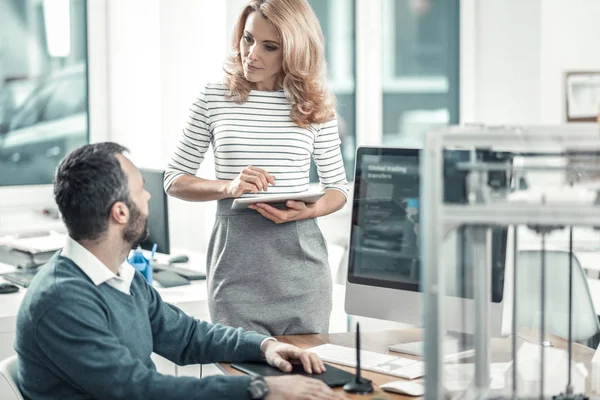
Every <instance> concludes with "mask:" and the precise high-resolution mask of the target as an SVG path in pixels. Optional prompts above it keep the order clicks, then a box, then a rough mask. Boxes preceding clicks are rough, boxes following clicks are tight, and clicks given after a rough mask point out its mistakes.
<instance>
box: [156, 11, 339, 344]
mask: <svg viewBox="0 0 600 400" xmlns="http://www.w3.org/2000/svg"><path fill="white" fill-rule="evenodd" d="M233 36H234V37H233V52H232V54H231V56H230V57H229V59H228V60H227V63H226V64H225V72H226V76H225V79H224V82H223V83H216V84H209V85H207V86H206V87H205V88H204V89H203V90H202V91H201V92H200V94H199V96H198V98H197V100H196V101H195V102H194V103H193V104H192V106H191V108H190V113H189V118H188V120H187V123H186V124H185V127H184V129H183V133H182V136H181V140H180V142H179V144H178V146H177V148H176V150H175V151H174V153H173V154H172V157H171V160H170V162H169V164H168V166H167V170H166V173H165V190H166V191H167V193H169V194H170V195H171V196H175V197H178V198H181V199H184V200H188V201H210V200H218V206H217V216H216V221H215V225H214V228H213V232H212V236H211V239H210V242H209V246H208V256H207V272H208V273H207V276H208V288H209V309H210V314H211V318H212V321H213V322H218V323H222V324H227V325H231V326H236V327H243V328H246V329H251V330H255V331H258V332H261V333H265V334H269V335H286V334H301V333H318V332H328V329H329V315H330V312H331V296H332V293H331V290H332V288H331V274H330V270H329V265H328V262H327V247H326V242H325V239H324V238H323V235H322V233H321V231H320V229H319V227H318V225H317V223H316V220H315V218H317V217H320V216H323V215H327V214H330V213H332V212H334V211H337V210H339V209H340V208H342V207H343V206H344V204H345V202H346V199H347V182H346V173H345V171H344V166H343V163H342V157H341V153H340V139H339V133H338V126H337V120H336V118H335V111H334V99H333V96H332V94H331V93H330V92H329V91H328V90H327V88H326V86H325V71H326V66H325V57H324V49H323V34H322V31H321V28H320V26H319V22H318V20H317V17H316V16H315V14H314V12H313V10H312V9H311V7H310V5H309V4H308V3H307V2H306V1H305V0H253V1H249V2H248V3H247V5H246V6H245V7H244V9H243V11H242V13H241V14H240V16H239V19H238V21H237V24H236V27H235V30H234V35H233ZM210 144H212V146H213V151H214V159H215V169H216V177H217V180H208V179H203V178H201V177H196V176H195V175H196V172H197V170H198V168H199V166H200V163H201V162H202V160H203V159H204V154H205V152H206V151H207V150H208V147H209V145H210ZM311 158H312V159H313V160H314V161H315V163H316V165H317V169H318V172H319V178H320V182H321V186H322V187H323V188H324V189H325V195H324V196H323V197H322V198H321V199H320V200H319V201H318V202H317V203H314V204H305V203H304V202H300V201H291V200H288V201H287V202H286V203H285V204H284V205H281V206H279V207H273V206H271V205H268V204H266V203H259V204H256V205H255V206H251V209H246V210H243V211H240V210H231V204H232V202H233V199H235V198H237V197H248V196H253V195H254V196H256V195H257V194H262V195H264V194H267V195H268V194H274V195H275V194H292V193H300V192H303V191H306V190H307V189H308V185H309V169H310V160H311Z"/></svg>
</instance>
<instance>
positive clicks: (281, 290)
mask: <svg viewBox="0 0 600 400" xmlns="http://www.w3.org/2000/svg"><path fill="white" fill-rule="evenodd" d="M232 202H233V200H232V199H225V200H219V201H218V205H217V215H216V220H215V225H214V227H213V231H212V235H211V238H210V242H209V245H208V254H207V263H206V265H207V279H208V306H209V311H210V316H211V319H212V321H213V322H214V323H220V324H224V325H229V326H233V327H242V328H245V329H250V330H254V331H257V332H259V333H263V334H267V335H273V336H275V335H292V334H302V333H324V332H325V333H326V332H328V331H329V316H330V314H331V301H332V300H331V296H332V293H331V290H332V287H331V286H332V282H331V273H330V270H329V263H328V261H327V245H326V243H325V238H324V237H323V234H322V233H321V230H320V229H319V227H318V225H317V222H316V221H315V220H314V219H306V220H302V221H293V222H288V223H284V224H276V223H274V222H272V221H270V220H268V219H266V218H265V217H263V216H262V215H260V214H259V213H257V212H256V211H254V210H250V209H245V210H232V209H231V204H232Z"/></svg>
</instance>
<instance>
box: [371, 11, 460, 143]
mask: <svg viewBox="0 0 600 400" xmlns="http://www.w3.org/2000/svg"><path fill="white" fill-rule="evenodd" d="M382 6H383V8H382V29H383V32H382V37H383V42H382V46H383V51H382V54H383V65H382V68H383V75H382V78H383V79H382V86H383V87H382V90H383V132H382V134H383V144H384V145H403V144H405V145H410V144H412V143H416V142H419V141H421V140H422V138H423V135H424V134H425V133H426V132H427V131H428V130H430V129H431V128H432V127H434V126H438V125H446V124H449V123H452V124H455V123H458V122H459V114H458V104H459V98H458V84H459V81H458V74H459V0H383V4H382Z"/></svg>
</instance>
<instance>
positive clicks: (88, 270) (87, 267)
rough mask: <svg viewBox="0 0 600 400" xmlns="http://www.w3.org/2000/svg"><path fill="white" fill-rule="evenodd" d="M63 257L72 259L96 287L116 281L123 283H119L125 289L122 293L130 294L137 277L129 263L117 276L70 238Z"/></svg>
mask: <svg viewBox="0 0 600 400" xmlns="http://www.w3.org/2000/svg"><path fill="white" fill-rule="evenodd" d="M61 255H62V256H63V257H67V258H69V259H71V261H73V262H74V263H75V265H77V266H78V267H79V269H81V270H82V271H83V273H84V274H86V275H87V277H88V278H90V280H91V281H92V282H93V283H94V285H96V286H99V285H101V284H103V283H105V282H108V283H110V281H112V280H113V279H116V280H118V281H121V282H119V283H120V286H121V287H122V288H123V289H124V290H122V291H123V292H126V293H129V289H130V287H131V282H132V281H133V277H134V276H135V269H134V268H133V267H132V266H131V265H130V264H129V263H128V262H127V261H124V262H123V264H121V265H120V266H119V275H115V274H114V273H113V272H112V271H111V270H110V269H109V268H108V267H107V266H106V265H104V264H103V263H102V261H100V260H99V259H98V258H97V257H96V256H95V255H93V254H92V253H91V252H90V251H89V250H88V249H86V248H85V247H83V246H82V245H81V244H79V243H77V242H76V241H75V240H73V239H72V238H71V237H70V236H67V239H66V243H65V246H64V247H63V249H62V251H61ZM111 286H113V285H111Z"/></svg>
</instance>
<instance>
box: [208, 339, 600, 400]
mask: <svg viewBox="0 0 600 400" xmlns="http://www.w3.org/2000/svg"><path fill="white" fill-rule="evenodd" d="M422 335H423V330H422V329H409V330H389V331H379V332H361V348H362V349H364V350H368V351H373V352H378V353H383V354H391V355H396V353H390V352H388V350H387V349H388V346H389V345H391V344H394V343H406V342H415V341H420V340H421V339H422ZM539 336H540V334H539V331H537V330H536V329H530V328H523V329H521V330H519V337H518V338H517V346H519V347H520V346H521V345H522V344H523V343H528V341H534V342H537V341H538V340H539ZM546 338H547V339H548V340H550V341H551V342H552V344H553V346H554V348H558V349H565V350H566V349H567V341H566V340H565V339H562V338H559V337H558V336H554V335H550V334H548V335H546ZM276 339H277V340H279V341H280V342H283V343H290V344H293V345H296V346H298V347H300V348H302V349H307V348H310V347H314V346H318V345H321V344H326V343H331V344H335V345H340V346H346V347H350V348H354V342H355V334H354V332H344V333H330V334H315V335H290V336H277V337H276ZM491 343H492V362H494V363H502V362H509V361H511V358H512V352H511V344H512V337H511V336H509V337H506V338H492V341H491ZM593 356H594V350H593V349H591V348H589V347H586V346H583V345H580V344H577V343H574V344H573V360H574V361H575V362H580V363H583V364H584V365H585V367H586V368H587V369H588V371H591V370H592V369H591V368H592V364H591V360H592V357H593ZM406 357H409V356H406ZM463 361H464V362H465V363H472V362H474V360H473V359H465V360H463ZM218 366H219V368H220V369H221V370H222V371H223V372H224V373H226V374H230V375H240V374H242V373H241V372H240V371H237V370H235V369H234V368H232V367H231V365H230V364H228V363H220V364H218ZM336 366H337V367H339V368H341V369H344V370H346V371H349V372H352V373H354V368H349V367H344V366H339V365H336ZM362 375H363V376H364V377H365V378H367V379H371V380H372V381H373V383H374V388H375V392H374V393H372V394H371V395H366V396H365V395H351V394H345V395H346V397H347V398H349V399H369V398H373V399H377V398H379V399H381V398H385V399H414V397H410V396H404V395H399V394H393V393H389V392H383V391H382V390H381V389H380V388H379V385H381V384H383V383H387V382H391V381H395V380H398V378H395V377H393V376H389V375H383V374H377V373H374V372H370V371H362ZM591 379H592V374H589V375H588V377H587V381H586V388H587V390H588V391H589V390H590V388H591ZM414 382H420V383H423V381H422V380H415V381H414ZM336 391H340V392H342V391H343V390H342V389H341V388H338V389H336ZM557 394H558V393H557ZM588 394H590V393H588Z"/></svg>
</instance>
